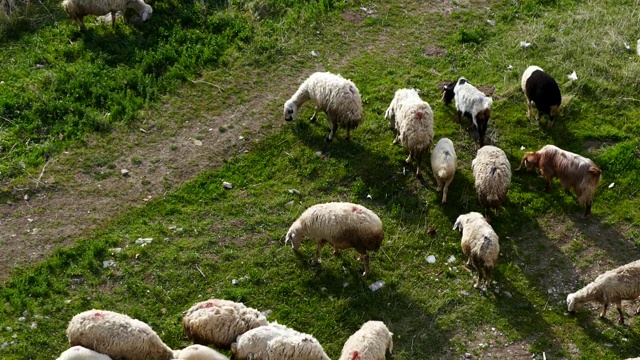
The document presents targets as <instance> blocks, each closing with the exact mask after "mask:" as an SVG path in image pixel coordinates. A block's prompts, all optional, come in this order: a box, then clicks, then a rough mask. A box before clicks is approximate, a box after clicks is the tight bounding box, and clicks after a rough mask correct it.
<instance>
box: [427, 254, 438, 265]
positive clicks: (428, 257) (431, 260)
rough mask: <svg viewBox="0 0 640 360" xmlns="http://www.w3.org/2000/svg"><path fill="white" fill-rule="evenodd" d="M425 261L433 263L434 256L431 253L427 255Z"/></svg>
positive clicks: (434, 260)
mask: <svg viewBox="0 0 640 360" xmlns="http://www.w3.org/2000/svg"><path fill="white" fill-rule="evenodd" d="M427 262H428V263H429V264H434V263H435V262H436V257H435V256H433V255H429V256H427Z"/></svg>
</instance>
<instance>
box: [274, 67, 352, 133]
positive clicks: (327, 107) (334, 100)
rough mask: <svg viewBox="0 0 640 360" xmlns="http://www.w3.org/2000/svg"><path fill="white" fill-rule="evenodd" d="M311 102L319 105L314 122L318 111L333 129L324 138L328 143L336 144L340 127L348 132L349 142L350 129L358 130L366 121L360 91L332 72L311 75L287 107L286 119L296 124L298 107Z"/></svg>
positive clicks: (313, 117)
mask: <svg viewBox="0 0 640 360" xmlns="http://www.w3.org/2000/svg"><path fill="white" fill-rule="evenodd" d="M309 99H311V101H313V102H314V103H315V104H316V111H315V112H314V113H313V116H312V117H311V122H314V121H315V120H316V114H317V112H318V110H320V111H324V113H325V114H327V118H328V120H329V124H330V125H331V131H330V132H329V135H327V137H326V138H325V140H326V141H327V142H331V141H332V140H333V136H334V135H335V134H336V131H338V125H340V126H342V127H344V128H346V129H347V139H349V136H350V131H351V129H355V128H357V127H358V125H360V124H361V123H362V121H363V120H364V117H363V112H362V100H361V99H360V92H359V91H358V88H357V87H356V85H355V84H354V83H353V82H351V80H347V79H345V78H343V77H342V76H340V75H335V74H332V73H330V72H316V73H313V74H311V76H309V78H307V80H305V81H304V82H303V83H302V85H300V87H299V88H298V91H296V92H295V94H293V96H292V97H291V99H289V100H287V102H285V103H284V119H285V120H286V121H291V120H293V119H294V118H295V117H296V115H297V113H298V109H299V107H300V106H302V104H304V103H305V102H306V101H307V100H309Z"/></svg>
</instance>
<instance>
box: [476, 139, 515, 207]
mask: <svg viewBox="0 0 640 360" xmlns="http://www.w3.org/2000/svg"><path fill="white" fill-rule="evenodd" d="M471 168H472V169H473V177H474V178H475V185H476V191H477V192H478V200H480V203H481V204H482V206H484V207H485V208H489V207H491V208H497V207H499V206H500V205H502V203H503V202H504V200H505V199H506V198H507V192H508V191H509V185H511V164H510V163H509V159H508V158H507V154H505V153H504V151H502V149H499V148H497V147H495V146H489V145H487V146H484V147H482V148H480V149H479V150H478V153H477V155H476V158H475V159H473V161H472V162H471Z"/></svg>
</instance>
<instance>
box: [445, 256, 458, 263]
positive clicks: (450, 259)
mask: <svg viewBox="0 0 640 360" xmlns="http://www.w3.org/2000/svg"><path fill="white" fill-rule="evenodd" d="M454 261H456V257H455V256H453V255H451V256H449V258H448V259H447V264H450V263H452V262H454Z"/></svg>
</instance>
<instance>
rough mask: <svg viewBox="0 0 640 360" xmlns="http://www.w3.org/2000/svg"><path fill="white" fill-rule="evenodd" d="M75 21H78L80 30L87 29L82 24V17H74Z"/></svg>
mask: <svg viewBox="0 0 640 360" xmlns="http://www.w3.org/2000/svg"><path fill="white" fill-rule="evenodd" d="M76 23H78V25H79V26H80V31H85V30H87V27H86V26H85V25H84V17H78V18H76Z"/></svg>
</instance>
